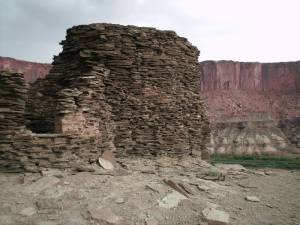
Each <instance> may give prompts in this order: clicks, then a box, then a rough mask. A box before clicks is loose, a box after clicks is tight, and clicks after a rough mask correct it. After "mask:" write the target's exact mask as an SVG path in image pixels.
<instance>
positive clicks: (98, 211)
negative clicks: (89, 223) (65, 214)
mask: <svg viewBox="0 0 300 225" xmlns="http://www.w3.org/2000/svg"><path fill="white" fill-rule="evenodd" d="M88 211H89V213H90V215H91V218H92V219H93V220H95V221H96V222H98V223H100V224H103V225H113V224H119V222H120V221H121V217H119V216H117V215H116V214H115V213H114V212H113V211H112V210H111V209H109V208H101V207H98V206H95V205H89V207H88Z"/></svg>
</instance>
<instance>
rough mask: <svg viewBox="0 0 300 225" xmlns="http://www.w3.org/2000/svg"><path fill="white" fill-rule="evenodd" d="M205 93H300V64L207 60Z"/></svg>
mask: <svg viewBox="0 0 300 225" xmlns="http://www.w3.org/2000/svg"><path fill="white" fill-rule="evenodd" d="M200 66H201V69H202V73H203V80H202V84H201V90H202V91H216V90H250V91H280V92H296V91H300V61H297V62H284V63H257V62H250V63H249V62H234V61H204V62H201V63H200Z"/></svg>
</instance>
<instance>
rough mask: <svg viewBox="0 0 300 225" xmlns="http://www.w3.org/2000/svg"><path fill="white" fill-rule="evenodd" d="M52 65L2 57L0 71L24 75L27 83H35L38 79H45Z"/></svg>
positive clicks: (0, 58)
mask: <svg viewBox="0 0 300 225" xmlns="http://www.w3.org/2000/svg"><path fill="white" fill-rule="evenodd" d="M51 67H52V65H50V64H46V63H35V62H28V61H23V60H17V59H13V58H9V57H1V56H0V70H9V71H12V72H18V73H23V74H24V78H25V80H26V81H27V82H29V83H33V82H34V81H36V80H37V79H38V78H44V77H45V76H46V75H47V74H48V73H49V70H50V69H51Z"/></svg>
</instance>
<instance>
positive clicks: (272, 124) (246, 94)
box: [200, 61, 300, 154]
mask: <svg viewBox="0 0 300 225" xmlns="http://www.w3.org/2000/svg"><path fill="white" fill-rule="evenodd" d="M200 70H201V71H202V81H201V92H200V93H201V96H203V97H204V101H205V103H206V106H207V111H208V116H209V119H210V121H211V123H212V125H211V128H212V137H211V144H210V150H211V152H212V153H222V154H227V153H228V154H231V153H238V154H262V153H264V154H282V153H286V152H300V151H299V147H300V129H299V128H300V123H299V118H300V61H296V62H285V63H256V62H254V63H245V62H234V61H204V62H201V63H200ZM287 127H288V128H287ZM291 129H292V130H293V132H291V131H290V130H291Z"/></svg>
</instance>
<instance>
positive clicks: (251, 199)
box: [245, 196, 260, 202]
mask: <svg viewBox="0 0 300 225" xmlns="http://www.w3.org/2000/svg"><path fill="white" fill-rule="evenodd" d="M245 199H246V200H247V201H249V202H259V201H260V199H259V198H258V197H256V196H246V197H245Z"/></svg>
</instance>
